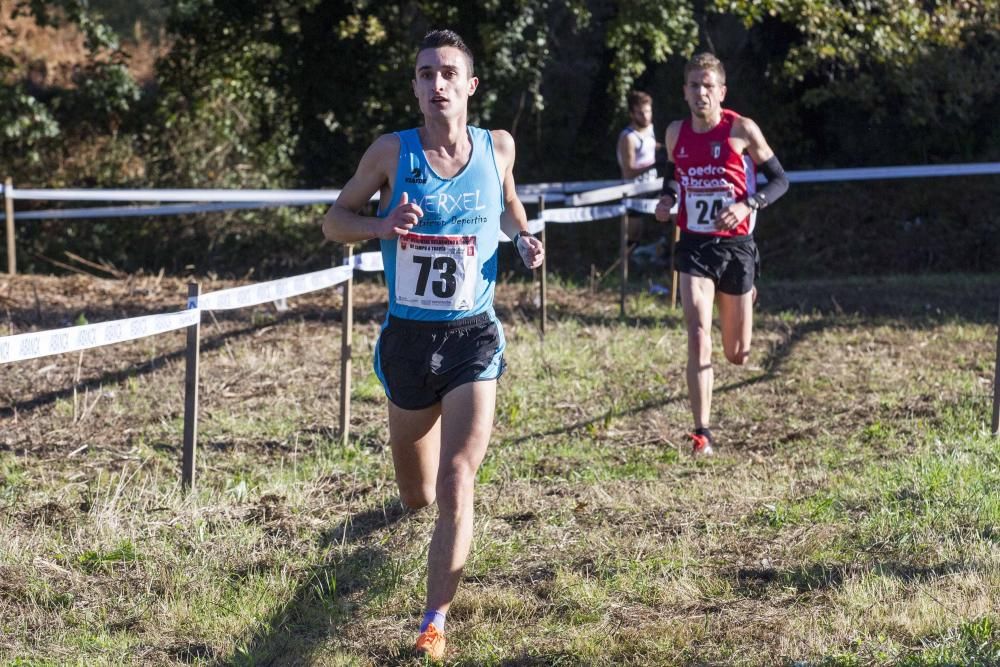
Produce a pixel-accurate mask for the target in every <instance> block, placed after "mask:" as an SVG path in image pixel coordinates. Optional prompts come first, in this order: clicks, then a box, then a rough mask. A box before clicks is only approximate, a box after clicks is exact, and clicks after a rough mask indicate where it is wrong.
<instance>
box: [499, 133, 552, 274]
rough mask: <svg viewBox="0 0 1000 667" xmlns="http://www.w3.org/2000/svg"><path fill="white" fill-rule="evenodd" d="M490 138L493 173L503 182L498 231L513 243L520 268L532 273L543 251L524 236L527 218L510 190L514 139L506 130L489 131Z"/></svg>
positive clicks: (534, 242)
mask: <svg viewBox="0 0 1000 667" xmlns="http://www.w3.org/2000/svg"><path fill="white" fill-rule="evenodd" d="M491 134H492V136H493V151H494V154H495V155H496V156H497V169H498V170H499V171H500V175H501V178H502V179H503V200H504V210H503V213H502V214H500V229H501V230H503V233H504V234H506V235H507V236H508V237H509V238H510V239H511V240H512V241H514V245H515V247H516V248H517V252H518V254H519V255H520V256H521V260H522V261H523V262H524V265H525V266H526V267H528V268H529V269H534V268H537V267H539V266H541V265H542V260H543V259H544V258H545V249H544V248H543V246H542V242H541V241H539V240H538V239H536V238H535V237H534V236H532V235H531V234H529V233H527V232H528V231H529V230H528V215H527V213H525V211H524V205H523V204H521V200H520V199H518V197H517V189H516V188H515V186H514V155H515V148H514V137H512V136H510V133H509V132H507V131H506V130H492V131H491ZM521 232H525V233H524V234H521Z"/></svg>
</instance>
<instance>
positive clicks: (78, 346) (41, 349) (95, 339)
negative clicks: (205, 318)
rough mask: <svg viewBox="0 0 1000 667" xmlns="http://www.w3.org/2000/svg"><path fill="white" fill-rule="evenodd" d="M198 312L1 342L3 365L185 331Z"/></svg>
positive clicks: (17, 336)
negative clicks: (176, 330) (178, 330)
mask: <svg viewBox="0 0 1000 667" xmlns="http://www.w3.org/2000/svg"><path fill="white" fill-rule="evenodd" d="M200 317H201V311H199V310H182V311H180V312H176V313H161V314H159V315H143V316H141V317H132V318H128V319H124V320H114V321H112V322H101V323H98V324H85V325H83V326H78V327H67V328H65V329H50V330H48V331H36V332H33V333H24V334H15V335H13V336H4V337H3V338H0V364H6V363H10V362H12V361H24V360H25V359H35V358H37V357H47V356H49V355H52V354H63V353H66V352H76V351H77V350H86V349H89V348H92V347H102V346H104V345H112V344H114V343H122V342H125V341H128V340H135V339H137V338H144V337H146V336H153V335H156V334H161V333H165V332H167V331H174V330H175V329H183V328H184V327H189V326H191V325H193V324H197V323H198V321H199V318H200Z"/></svg>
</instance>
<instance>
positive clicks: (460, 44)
mask: <svg viewBox="0 0 1000 667" xmlns="http://www.w3.org/2000/svg"><path fill="white" fill-rule="evenodd" d="M445 46H451V47H454V48H456V49H458V50H459V51H461V52H462V53H463V54H465V58H466V60H468V61H469V76H470V77H473V76H475V58H473V57H472V50H471V49H469V47H468V46H466V44H465V40H463V39H462V37H461V36H460V35H459V34H458V33H457V32H455V31H454V30H431V31H430V32H429V33H427V34H426V35H424V38H423V39H422V40H421V41H420V46H418V47H417V53H418V54H419V53H420V52H421V51H425V50H427V49H440V48H442V47H445Z"/></svg>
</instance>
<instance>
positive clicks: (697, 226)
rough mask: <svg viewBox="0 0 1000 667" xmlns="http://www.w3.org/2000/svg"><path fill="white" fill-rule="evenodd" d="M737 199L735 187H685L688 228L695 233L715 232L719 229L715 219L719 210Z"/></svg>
mask: <svg viewBox="0 0 1000 667" xmlns="http://www.w3.org/2000/svg"><path fill="white" fill-rule="evenodd" d="M735 201H736V198H735V197H734V196H733V189H732V188H731V187H728V186H723V187H703V188H698V187H691V188H685V191H684V205H685V207H686V208H685V210H686V211H687V228H688V231H689V232H694V233H695V234H714V233H715V232H717V231H719V230H718V229H716V227H715V220H716V218H718V217H719V211H721V210H722V209H724V208H726V207H727V206H731V205H732V204H733V203H734V202H735Z"/></svg>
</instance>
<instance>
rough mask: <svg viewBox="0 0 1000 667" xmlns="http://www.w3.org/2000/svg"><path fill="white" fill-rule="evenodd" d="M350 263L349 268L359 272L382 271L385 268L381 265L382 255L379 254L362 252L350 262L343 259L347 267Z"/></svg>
mask: <svg viewBox="0 0 1000 667" xmlns="http://www.w3.org/2000/svg"><path fill="white" fill-rule="evenodd" d="M348 262H350V266H352V267H353V268H355V269H357V270H359V271H384V270H385V267H384V266H383V264H382V253H380V252H363V253H361V254H358V255H354V257H353V258H351V259H350V260H347V259H345V260H344V264H345V265H347V264H348Z"/></svg>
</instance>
